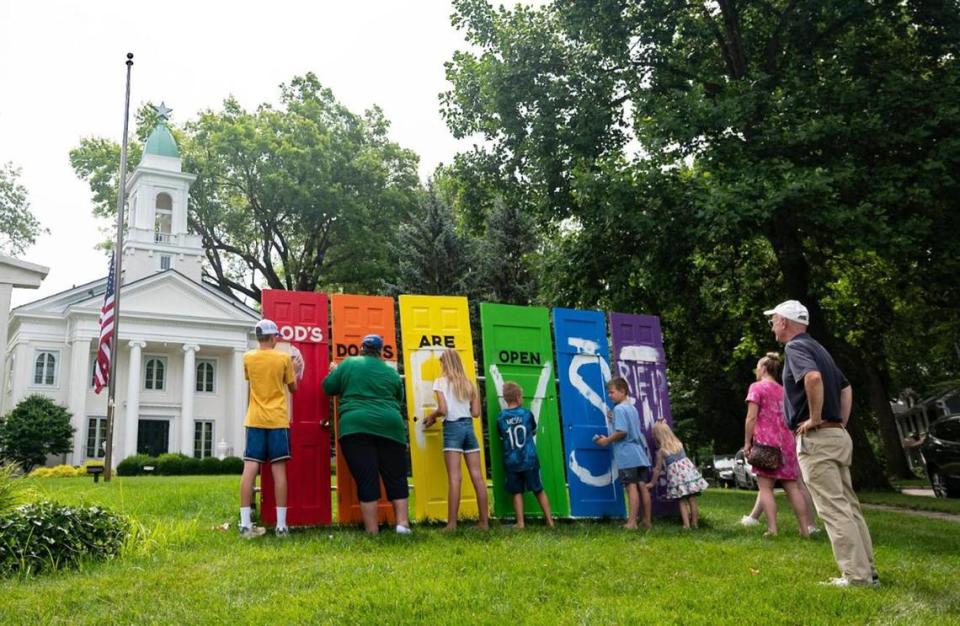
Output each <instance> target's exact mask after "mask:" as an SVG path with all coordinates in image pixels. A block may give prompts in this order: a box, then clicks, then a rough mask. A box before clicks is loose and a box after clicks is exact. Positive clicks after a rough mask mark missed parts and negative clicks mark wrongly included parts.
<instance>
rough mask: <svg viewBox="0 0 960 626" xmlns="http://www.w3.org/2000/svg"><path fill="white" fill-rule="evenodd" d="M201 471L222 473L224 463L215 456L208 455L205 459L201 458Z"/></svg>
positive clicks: (203, 472) (202, 472)
mask: <svg viewBox="0 0 960 626" xmlns="http://www.w3.org/2000/svg"><path fill="white" fill-rule="evenodd" d="M200 473H201V474H222V473H223V463H221V462H220V459H218V458H217V457H215V456H208V457H205V458H203V459H200Z"/></svg>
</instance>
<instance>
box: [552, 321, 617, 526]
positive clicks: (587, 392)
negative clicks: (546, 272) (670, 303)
mask: <svg viewBox="0 0 960 626" xmlns="http://www.w3.org/2000/svg"><path fill="white" fill-rule="evenodd" d="M553 329H554V336H555V341H556V352H557V371H558V379H559V381H560V416H561V420H562V423H563V443H564V452H565V454H566V459H565V462H566V464H567V483H568V485H569V487H570V513H571V515H572V516H574V517H604V516H607V517H624V516H625V512H626V511H625V509H624V499H623V488H622V486H621V484H620V481H619V479H617V472H616V467H615V466H614V463H613V453H612V452H611V450H610V449H609V448H602V447H600V446H598V445H597V444H595V443H594V442H593V436H594V435H597V434H607V433H609V432H611V431H610V427H609V423H608V421H607V418H606V412H607V410H608V409H609V408H611V407H610V406H609V402H608V401H607V395H606V384H607V382H608V381H609V380H610V365H609V362H610V352H609V349H608V347H607V327H606V323H605V321H604V316H603V313H601V312H599V311H579V310H575V309H560V308H555V309H553Z"/></svg>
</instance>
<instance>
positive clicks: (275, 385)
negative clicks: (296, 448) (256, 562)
mask: <svg viewBox="0 0 960 626" xmlns="http://www.w3.org/2000/svg"><path fill="white" fill-rule="evenodd" d="M256 334H257V341H258V342H259V343H260V347H259V348H257V349H256V350H250V351H249V352H247V353H246V354H244V355H243V373H244V376H245V378H246V379H247V381H249V383H250V384H249V387H250V392H249V396H248V402H247V416H246V419H245V420H244V422H243V425H244V426H245V427H246V431H247V445H246V448H245V450H244V452H243V461H244V463H243V477H242V478H241V480H240V536H241V537H243V538H245V539H252V538H254V537H259V536H261V535H263V534H264V533H265V532H266V529H264V528H262V527H259V526H254V525H253V524H252V523H251V521H250V503H251V502H252V501H253V484H254V481H256V479H257V473H258V472H259V471H260V464H261V463H270V470H271V473H272V474H273V485H274V494H275V496H276V501H277V529H276V532H277V536H278V537H286V536H287V535H288V534H289V532H290V531H289V530H287V463H286V460H287V459H289V458H290V417H289V411H288V408H287V397H286V395H285V394H284V387H286V388H287V389H289V390H290V392H291V393H292V392H294V391H296V390H297V378H296V375H295V374H294V364H293V360H292V359H291V357H290V355H289V354H287V353H285V352H280V351H279V350H275V349H274V348H275V347H276V345H277V336H278V335H279V330H278V329H277V325H276V323H274V322H273V321H271V320H267V319H263V320H260V321H259V322H257V327H256Z"/></svg>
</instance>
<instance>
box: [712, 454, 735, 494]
mask: <svg viewBox="0 0 960 626" xmlns="http://www.w3.org/2000/svg"><path fill="white" fill-rule="evenodd" d="M713 480H714V481H715V482H716V483H717V486H718V487H733V486H734V481H733V455H732V454H717V455H715V456H714V457H713Z"/></svg>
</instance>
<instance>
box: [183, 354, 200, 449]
mask: <svg viewBox="0 0 960 626" xmlns="http://www.w3.org/2000/svg"><path fill="white" fill-rule="evenodd" d="M199 349H200V346H198V345H197V344H194V343H187V344H184V345H183V396H182V397H181V400H180V452H182V453H183V454H186V455H187V456H193V396H194V393H195V392H196V386H197V350H199Z"/></svg>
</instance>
